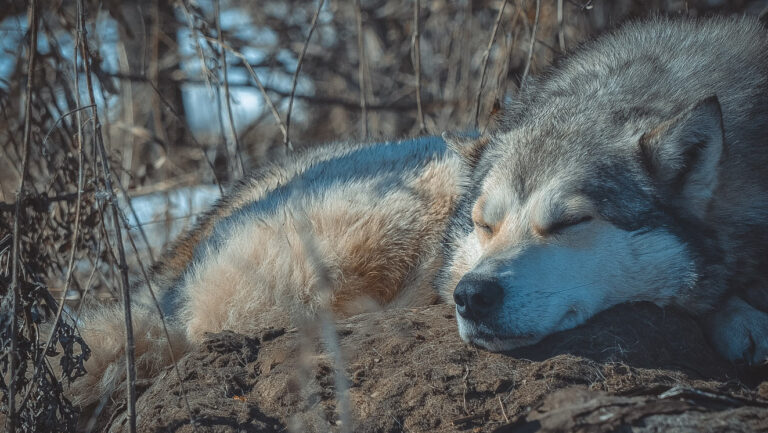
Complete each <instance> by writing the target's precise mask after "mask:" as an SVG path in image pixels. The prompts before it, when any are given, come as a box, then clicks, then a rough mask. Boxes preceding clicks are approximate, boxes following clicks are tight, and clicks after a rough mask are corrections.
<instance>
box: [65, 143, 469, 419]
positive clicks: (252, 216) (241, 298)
mask: <svg viewBox="0 0 768 433" xmlns="http://www.w3.org/2000/svg"><path fill="white" fill-rule="evenodd" d="M463 170H464V164H463V163H462V162H461V160H460V159H459V158H458V157H457V156H456V155H455V154H454V153H452V152H450V151H447V148H446V145H445V142H444V141H443V140H442V139H440V138H438V137H424V138H419V139H413V140H405V141H395V142H387V143H373V144H355V143H336V144H330V145H325V146H319V147H317V148H314V149H312V150H309V151H304V152H300V153H294V154H289V155H288V156H286V157H285V158H284V159H282V160H278V161H275V162H273V163H270V164H269V165H267V166H264V167H261V168H259V169H257V170H256V171H255V172H254V173H252V174H251V175H250V176H249V177H247V178H246V179H245V180H243V181H242V182H240V184H238V185H236V186H235V187H234V188H233V189H232V191H230V192H229V193H228V194H226V195H225V196H224V198H222V199H221V200H220V201H219V202H218V204H217V205H216V206H215V207H214V208H213V209H211V210H210V211H209V212H208V213H207V214H206V215H205V216H203V217H202V218H201V219H200V221H199V222H198V223H197V226H196V227H195V228H194V229H193V230H191V231H190V232H188V233H187V234H185V235H183V236H182V237H181V238H180V239H179V240H178V241H176V243H175V244H173V245H172V247H171V248H170V249H169V250H168V251H167V252H166V253H165V254H164V255H163V256H162V257H161V258H160V259H159V260H158V263H157V265H156V266H155V267H154V269H153V270H152V274H151V278H150V284H151V286H152V288H153V290H154V291H155V293H156V294H157V297H158V299H159V303H160V305H161V307H162V309H163V312H164V313H165V315H166V317H167V323H168V327H169V330H170V333H171V340H172V341H171V343H172V346H173V348H174V350H176V351H178V352H180V353H183V352H184V351H186V350H187V349H188V348H189V347H192V346H194V345H195V344H197V343H199V342H201V341H202V339H203V338H204V334H205V333H206V332H218V331H222V330H225V329H226V330H233V331H237V332H244V333H247V332H252V331H254V330H256V329H260V328H266V327H279V326H295V325H299V324H301V323H305V321H306V320H311V319H312V318H313V317H315V314H316V313H317V312H318V310H319V309H321V308H326V309H329V310H330V311H331V312H332V313H333V314H334V316H335V317H346V316H349V315H351V314H355V313H361V312H366V311H373V310H378V309H382V308H391V307H404V306H420V305H429V304H432V303H434V302H436V301H437V300H438V296H437V293H436V291H435V290H434V287H433V284H432V283H433V280H434V277H435V274H436V273H437V272H438V270H439V269H440V267H441V266H442V257H443V256H442V252H441V248H440V243H441V241H442V238H443V234H444V232H445V228H446V224H447V222H448V219H449V217H450V216H451V215H452V214H453V212H454V210H455V204H456V200H457V199H458V197H459V196H460V195H461V191H460V190H461V188H462V185H463V184H464V183H466V182H465V180H464V178H463V175H462V172H463ZM308 242H309V243H310V244H308ZM307 248H311V249H312V250H314V252H313V254H314V255H312V254H309V253H308V250H307ZM316 260H317V261H319V263H318V262H317V261H316ZM326 278H327V282H326V281H325V280H326ZM133 294H134V300H135V303H134V306H133V309H134V311H135V313H134V324H135V333H136V336H135V337H136V341H137V348H136V349H137V357H138V359H139V363H138V364H137V367H138V369H139V378H142V377H152V376H153V375H154V374H156V373H157V372H158V371H159V369H160V368H162V367H165V366H167V365H168V364H169V363H170V357H169V352H168V349H167V346H166V343H165V339H164V337H163V333H162V327H161V322H160V320H159V314H158V313H157V311H156V307H155V304H154V302H153V301H152V299H151V296H149V291H148V290H147V284H146V283H141V284H139V285H138V286H137V287H135V288H134V290H133ZM81 322H82V323H81V326H80V330H81V332H82V335H83V337H84V339H85V340H86V342H87V343H88V344H89V345H90V346H91V347H92V348H93V354H92V356H91V359H90V360H89V361H88V362H87V364H86V369H87V370H88V376H87V377H86V378H84V379H81V380H80V381H78V382H76V384H75V387H74V388H73V389H72V390H71V393H72V395H73V396H74V398H75V400H76V402H77V403H79V404H81V405H89V404H91V403H93V402H94V401H96V400H97V399H99V398H101V397H103V396H108V395H109V393H110V391H111V390H112V389H114V386H115V384H117V383H119V382H120V381H121V380H124V379H123V378H124V371H125V368H124V361H123V359H124V358H123V353H124V350H123V344H124V338H123V335H124V331H123V330H122V327H123V326H124V325H123V319H122V315H121V314H120V309H119V308H116V307H107V308H101V309H97V310H95V311H92V312H89V313H87V314H86V315H85V316H84V317H83V318H82V319H81Z"/></svg>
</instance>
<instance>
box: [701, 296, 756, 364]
mask: <svg viewBox="0 0 768 433" xmlns="http://www.w3.org/2000/svg"><path fill="white" fill-rule="evenodd" d="M705 326H706V327H707V330H708V332H709V336H710V338H711V340H712V343H713V344H714V345H715V347H716V348H717V350H718V351H719V352H720V354H722V355H723V356H725V357H726V358H727V359H729V360H730V361H734V362H747V363H749V364H751V365H757V364H762V363H765V362H768V313H766V312H764V311H760V310H758V309H756V308H754V307H753V306H751V305H750V304H748V303H747V302H746V301H744V300H743V299H741V298H740V297H737V296H732V297H730V298H728V299H727V300H726V302H725V305H723V307H722V308H720V309H718V310H715V311H714V312H713V313H712V314H711V315H710V316H709V317H707V318H706V319H705Z"/></svg>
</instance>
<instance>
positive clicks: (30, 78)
mask: <svg viewBox="0 0 768 433" xmlns="http://www.w3.org/2000/svg"><path fill="white" fill-rule="evenodd" d="M27 27H28V28H29V34H30V37H29V52H28V55H29V59H28V62H27V89H26V99H25V101H24V140H23V144H22V148H23V150H22V162H21V179H20V180H19V189H18V192H17V193H16V206H15V209H14V220H13V247H12V253H11V257H12V258H13V259H12V260H13V264H12V265H11V289H10V299H11V332H10V334H11V335H10V337H11V345H10V346H11V347H10V349H11V352H10V357H9V358H10V362H9V365H8V371H9V372H10V379H9V381H8V382H9V383H8V432H10V433H15V432H16V369H17V368H18V366H17V365H16V363H17V361H18V360H17V359H16V358H17V357H18V348H17V344H18V341H17V339H16V337H17V336H16V333H17V332H18V330H17V329H16V328H17V324H18V320H17V317H16V315H17V314H18V303H19V294H20V292H21V288H20V287H19V266H20V264H19V261H20V257H19V256H20V255H21V251H20V246H21V239H20V236H21V232H20V227H21V222H20V218H21V197H22V195H23V194H24V182H25V181H26V178H27V174H28V172H29V142H30V140H31V138H32V88H33V86H34V72H35V60H36V59H35V57H36V54H37V0H31V1H30V2H29V8H28V12H27ZM30 325H31V324H30ZM42 356H45V353H43V355H42Z"/></svg>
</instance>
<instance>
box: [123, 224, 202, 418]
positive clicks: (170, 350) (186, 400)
mask: <svg viewBox="0 0 768 433" xmlns="http://www.w3.org/2000/svg"><path fill="white" fill-rule="evenodd" d="M123 223H124V224H125V222H123ZM125 227H126V233H127V234H128V241H129V242H130V243H131V247H132V248H133V253H134V255H135V256H136V260H137V261H138V262H139V269H141V273H142V276H143V277H144V281H146V282H147V289H149V294H150V295H152V301H153V302H154V304H155V308H157V314H159V315H160V322H161V323H162V324H163V333H164V334H165V341H166V342H167V343H168V354H169V355H170V357H171V362H172V363H173V370H174V371H175V372H176V378H177V379H178V380H179V388H180V389H181V396H182V398H183V399H184V405H185V406H186V409H187V415H188V416H189V424H190V425H191V426H192V430H193V431H197V425H196V423H195V417H194V415H193V414H192V408H191V407H190V405H189V398H188V397H187V391H186V389H185V388H184V378H183V376H182V375H181V372H180V371H181V370H179V363H178V362H177V361H176V355H175V354H174V352H173V344H172V343H171V334H170V333H169V332H168V326H167V325H166V323H165V314H163V309H162V308H160V302H158V300H157V296H155V291H154V289H153V288H152V280H151V279H150V278H149V275H148V274H147V269H146V267H145V266H144V263H143V262H142V261H141V257H140V255H139V250H138V248H136V243H135V242H134V241H133V236H131V232H130V230H128V225H127V224H125Z"/></svg>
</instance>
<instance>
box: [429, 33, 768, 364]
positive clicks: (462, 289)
mask: <svg viewBox="0 0 768 433" xmlns="http://www.w3.org/2000/svg"><path fill="white" fill-rule="evenodd" d="M765 39H766V38H765V34H764V33H763V32H762V30H760V29H759V26H757V27H756V24H755V22H753V21H751V20H743V21H738V20H717V21H704V22H702V23H697V22H694V21H667V20H657V21H654V22H651V23H646V24H637V25H632V26H629V27H627V28H625V29H623V30H621V31H619V32H617V33H615V34H613V35H610V36H607V37H604V38H603V39H600V40H597V41H595V42H594V43H593V44H591V45H589V46H587V47H586V48H584V49H583V50H582V51H581V52H580V53H577V54H576V55H574V56H572V57H571V58H569V59H567V60H566V61H564V62H563V63H562V64H561V67H560V68H559V69H556V70H554V71H551V72H550V73H549V74H548V75H547V76H546V77H545V78H544V79H542V80H541V81H539V82H537V83H533V84H531V85H529V86H528V87H527V88H526V90H524V91H523V92H522V93H521V95H520V96H519V100H518V101H517V102H516V103H514V104H513V105H512V107H511V110H510V111H511V114H509V118H508V120H507V122H506V124H505V126H503V127H501V128H500V129H499V130H498V131H495V132H493V133H491V134H489V136H488V137H485V138H484V139H483V140H479V141H467V140H456V139H454V138H452V137H450V136H447V137H446V140H448V141H449V142H452V146H453V147H454V148H455V149H456V150H457V152H458V153H459V154H460V155H462V156H463V157H464V158H465V159H466V161H467V164H469V165H470V166H471V167H472V169H473V170H474V181H475V183H474V185H473V188H472V189H471V190H470V192H469V193H468V194H467V196H466V197H465V198H464V200H463V206H462V207H461V209H460V211H459V212H458V214H457V215H456V217H455V220H454V222H453V225H452V230H451V231H450V233H449V235H448V239H447V241H446V251H447V257H448V258H447V261H446V263H447V264H446V267H445V269H444V270H443V274H442V280H441V281H440V286H441V291H442V294H443V297H444V298H445V299H446V300H448V301H453V302H455V304H456V310H457V319H458V323H459V331H460V334H461V335H462V338H464V339H465V340H467V341H471V342H473V343H475V344H478V345H480V346H483V347H485V348H487V349H491V350H505V349H510V348H513V347H517V346H521V345H526V344H531V343H534V342H536V341H538V340H540V339H541V338H543V337H544V336H546V335H549V334H551V333H553V332H556V331H560V330H564V329H569V328H572V327H574V326H577V325H579V324H581V323H583V322H584V321H585V320H587V319H588V318H590V317H591V316H593V315H594V314H596V313H598V312H599V311H602V310H604V309H607V308H609V307H611V306H613V305H616V304H618V303H622V302H627V301H643V300H645V301H652V302H655V303H657V304H659V305H667V304H677V305H680V306H682V307H684V308H686V309H688V310H690V311H692V312H695V313H700V312H703V311H706V310H707V309H708V308H710V307H712V305H713V304H715V303H717V302H718V301H719V300H720V299H721V297H722V295H723V294H724V292H725V291H726V290H727V283H726V282H727V281H728V278H729V277H728V274H729V271H728V269H727V268H728V266H729V263H730V262H738V260H737V259H734V258H732V257H731V255H732V251H730V249H731V247H732V246H733V245H731V243H729V241H728V239H726V238H727V237H728V234H727V233H724V232H723V231H721V230H719V229H718V228H717V227H716V224H715V223H714V221H715V220H717V219H718V218H719V216H718V215H721V214H723V215H724V213H723V212H722V209H720V208H721V207H722V206H721V205H720V203H721V202H723V198H722V196H723V195H728V194H733V193H734V188H739V185H737V184H734V180H733V176H730V180H729V179H726V176H723V175H722V174H721V172H722V171H723V170H732V169H733V167H735V166H742V167H743V168H744V169H745V170H747V171H748V170H749V167H748V166H749V164H746V165H745V164H741V163H739V161H738V160H739V158H748V157H749V156H747V155H740V153H743V149H739V148H738V147H739V146H742V147H743V146H745V145H747V144H749V143H750V142H751V143H752V144H753V145H757V144H758V141H760V143H763V142H765V141H766V139H765V138H764V135H761V134H759V133H757V132H756V131H755V129H754V126H750V125H749V124H748V122H754V120H755V119H756V118H759V119H764V118H766V117H767V113H766V111H768V110H767V108H766V107H768V104H766V103H765V101H763V103H762V104H754V105H751V103H750V104H746V103H744V102H743V101H747V100H749V101H755V99H754V97H753V94H754V92H755V91H754V89H755V88H761V87H762V88H763V89H765V88H766V87H765V86H766V77H765V70H766V68H765V67H764V66H759V67H758V66H756V63H757V62H763V63H766V60H765V59H768V57H766V56H765V53H764V51H766V50H765V48H752V47H755V46H760V45H759V43H762V46H763V47H765V43H764V42H765ZM745 40H746V41H745ZM725 41H731V42H730V44H732V46H728V47H722V49H721V48H720V46H719V45H718V44H720V45H723V44H728V42H725ZM705 47H706V49H705ZM720 51H723V52H724V51H728V56H729V58H728V59H723V58H722V57H718V56H721V55H722V53H721V52H720ZM758 54H760V56H758ZM757 58H761V59H763V60H757ZM725 77H728V78H729V79H730V80H739V81H738V82H736V83H734V82H733V81H729V82H725V81H726V78H725ZM750 87H751V88H750ZM750 98H752V99H750ZM761 98H763V99H765V98H766V97H765V96H761ZM739 101H742V102H739ZM747 105H751V106H752V107H753V111H752V112H750V111H749V108H748V107H747ZM750 119H751V120H750ZM760 137H762V138H760ZM761 140H762V141H761ZM766 144H768V143H766ZM729 146H730V147H729ZM765 152H766V151H765V150H763V151H762V153H765ZM758 159H762V161H764V162H765V161H766V160H767V158H766V157H765V156H764V155H762V156H759V157H758ZM745 175H748V173H745ZM766 190H768V189H763V190H762V191H763V196H762V197H758V199H757V204H755V206H756V208H761V209H766V208H768V204H767V203H766V196H765V191H766ZM725 214H727V212H726V213H725ZM756 223H760V222H759V221H758V222H756ZM762 223H765V221H763V222H762ZM454 289H455V290H454Z"/></svg>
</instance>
